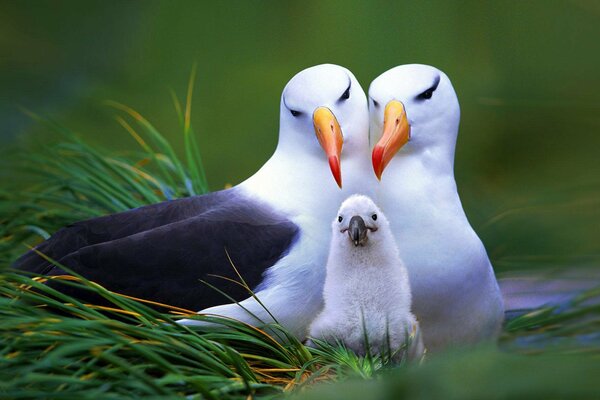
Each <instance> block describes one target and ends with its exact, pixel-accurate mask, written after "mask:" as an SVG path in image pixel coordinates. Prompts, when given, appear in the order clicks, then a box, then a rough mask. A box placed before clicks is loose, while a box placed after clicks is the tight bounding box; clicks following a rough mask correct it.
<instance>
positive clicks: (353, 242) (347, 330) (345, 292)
mask: <svg viewBox="0 0 600 400" xmlns="http://www.w3.org/2000/svg"><path fill="white" fill-rule="evenodd" d="M332 235H333V236H332V238H331V245H330V249H329V257H328V260H327V277H326V280H325V288H324V292H323V295H324V300H325V305H324V309H323V310H322V311H321V313H320V314H319V316H318V317H317V318H316V319H315V321H314V322H313V323H312V325H311V328H310V337H311V338H315V339H321V340H325V341H328V342H331V343H335V341H336V340H339V341H341V342H343V343H344V344H345V345H346V346H347V347H348V348H350V349H352V350H354V351H355V352H357V353H358V354H361V355H364V354H365V353H366V346H365V334H366V337H367V338H368V341H369V344H370V346H371V349H370V350H371V351H372V352H374V353H380V352H387V351H388V350H391V351H392V352H398V350H400V349H402V348H403V346H404V345H405V344H409V356H410V357H415V356H418V355H420V354H422V352H423V343H422V341H421V338H420V335H419V330H418V323H417V321H416V319H415V317H414V315H413V314H412V313H411V293H410V286H409V281H408V274H407V271H406V268H405V267H404V264H403V263H402V261H401V259H400V256H399V254H398V249H397V248H396V244H395V241H394V238H393V236H392V233H391V231H390V227H389V223H388V221H387V219H386V217H385V216H384V215H383V213H382V212H381V211H380V210H379V209H378V208H377V206H376V205H375V204H374V203H373V201H372V200H371V199H370V198H368V197H366V196H362V195H353V196H351V197H349V198H348V199H347V200H346V201H344V203H343V204H342V206H341V207H340V210H339V212H338V216H337V217H336V219H335V220H334V222H333V223H332ZM388 344H389V347H390V348H389V349H387V346H388ZM401 353H402V352H398V355H400V354H401Z"/></svg>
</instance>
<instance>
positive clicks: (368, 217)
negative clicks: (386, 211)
mask: <svg viewBox="0 0 600 400" xmlns="http://www.w3.org/2000/svg"><path fill="white" fill-rule="evenodd" d="M389 225H390V224H389V222H388V220H387V218H386V217H385V215H383V213H382V212H381V210H380V209H379V208H378V207H377V206H376V205H375V203H374V202H373V200H371V199H370V198H369V197H367V196H363V195H358V194H355V195H352V196H350V197H348V198H347V199H346V200H344V202H343V203H342V205H341V206H340V209H339V210H338V215H337V216H336V217H335V220H334V221H333V223H332V224H331V227H332V233H333V238H332V241H333V242H332V243H335V244H336V245H338V246H340V248H342V249H344V250H348V251H362V249H363V248H365V247H373V246H377V245H378V244H379V243H380V242H381V241H386V240H391V241H392V243H393V238H391V234H390V233H389V232H390V231H389Z"/></svg>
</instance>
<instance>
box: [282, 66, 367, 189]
mask: <svg viewBox="0 0 600 400" xmlns="http://www.w3.org/2000/svg"><path fill="white" fill-rule="evenodd" d="M280 115H281V116H280V133H279V143H278V145H277V152H282V153H283V154H286V155H291V154H294V155H295V154H298V152H302V153H303V154H302V155H304V156H308V157H309V158H314V159H316V160H324V161H325V163H323V164H319V163H317V164H318V165H327V164H326V163H327V162H328V163H329V167H330V169H331V172H332V174H333V176H334V178H335V181H336V182H337V183H338V186H340V187H341V185H342V176H341V166H340V164H343V160H344V158H345V156H346V155H347V154H348V153H349V154H352V153H353V152H355V151H354V149H359V148H368V141H367V137H366V135H365V133H366V132H367V131H368V124H369V115H368V105H367V97H366V95H365V92H364V91H363V89H362V88H361V86H360V85H359V83H358V81H357V80H356V78H355V77H354V75H353V74H352V73H351V72H350V71H349V70H347V69H346V68H343V67H340V66H338V65H332V64H322V65H317V66H314V67H311V68H307V69H305V70H303V71H301V72H299V73H298V74H296V75H295V76H294V77H293V78H292V79H291V80H290V81H289V82H288V84H287V85H286V87H285V89H284V90H283V93H282V95H281V114H280ZM315 135H316V137H315ZM323 152H325V154H323ZM305 167H306V165H298V168H305Z"/></svg>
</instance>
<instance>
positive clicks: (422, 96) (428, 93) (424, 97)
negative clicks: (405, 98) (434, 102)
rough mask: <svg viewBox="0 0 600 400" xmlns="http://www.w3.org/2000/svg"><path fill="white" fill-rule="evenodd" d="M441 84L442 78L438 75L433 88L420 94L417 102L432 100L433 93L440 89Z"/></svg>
mask: <svg viewBox="0 0 600 400" xmlns="http://www.w3.org/2000/svg"><path fill="white" fill-rule="evenodd" d="M439 84H440V76H439V75H438V76H436V77H435V81H434V82H433V85H431V87H430V88H429V89H427V90H426V91H424V92H423V93H421V94H419V95H418V96H417V100H429V99H431V97H432V96H433V92H435V90H436V89H437V88H438V85H439Z"/></svg>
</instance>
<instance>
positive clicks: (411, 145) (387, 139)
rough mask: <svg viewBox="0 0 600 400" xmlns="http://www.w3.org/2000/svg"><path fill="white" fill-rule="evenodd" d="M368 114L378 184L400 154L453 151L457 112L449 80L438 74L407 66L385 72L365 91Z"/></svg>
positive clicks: (435, 71)
mask: <svg viewBox="0 0 600 400" xmlns="http://www.w3.org/2000/svg"><path fill="white" fill-rule="evenodd" d="M369 113H370V131H369V136H370V137H369V139H370V142H371V144H372V145H373V144H374V147H373V152H372V157H373V169H374V170H375V174H376V175H377V177H378V178H379V179H381V174H382V173H383V170H384V169H385V167H386V166H387V164H388V163H389V162H390V161H391V160H392V158H393V157H394V156H395V155H396V153H398V151H399V150H400V149H401V148H402V149H403V151H406V152H419V151H422V150H426V149H431V148H432V147H435V146H439V145H442V146H451V148H452V149H453V148H454V144H455V142H456V135H457V131H458V122H459V120H460V108H459V105H458V99H457V97H456V93H455V92H454V88H453V87H452V84H451V83H450V80H449V79H448V77H447V76H446V74H444V73H443V72H442V71H440V70H438V69H437V68H434V67H431V66H428V65H420V64H410V65H401V66H399V67H395V68H392V69H390V70H388V71H386V72H384V73H383V74H381V75H380V76H379V77H377V79H375V80H374V81H373V82H372V83H371V86H370V88H369Z"/></svg>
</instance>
